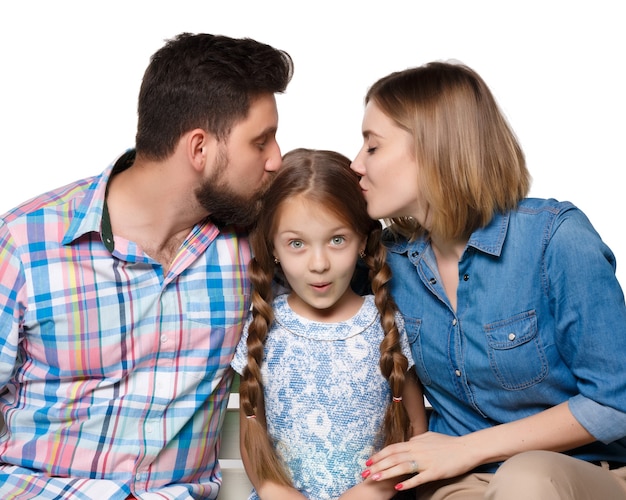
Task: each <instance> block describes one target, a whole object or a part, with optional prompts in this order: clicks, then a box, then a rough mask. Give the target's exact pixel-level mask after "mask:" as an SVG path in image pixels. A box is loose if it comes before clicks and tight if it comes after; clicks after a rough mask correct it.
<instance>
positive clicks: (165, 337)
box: [161, 335, 167, 344]
mask: <svg viewBox="0 0 626 500" xmlns="http://www.w3.org/2000/svg"><path fill="white" fill-rule="evenodd" d="M161 342H163V343H164V344H165V342H167V335H161Z"/></svg>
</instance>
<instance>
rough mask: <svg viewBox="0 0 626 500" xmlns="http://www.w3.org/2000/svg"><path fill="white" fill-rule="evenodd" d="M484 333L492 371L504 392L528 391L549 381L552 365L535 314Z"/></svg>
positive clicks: (487, 327)
mask: <svg viewBox="0 0 626 500" xmlns="http://www.w3.org/2000/svg"><path fill="white" fill-rule="evenodd" d="M484 330H485V334H486V336H487V343H488V351H489V363H490V365H491V369H492V370H493V372H494V374H495V376H496V379H497V380H498V381H499V383H500V385H501V386H502V387H503V388H504V389H508V390H520V389H526V388H528V387H530V386H532V385H534V384H537V383H538V382H540V381H541V380H542V379H544V378H545V376H546V375H547V373H548V361H547V358H546V354H545V352H544V348H543V346H542V344H541V339H540V338H539V334H538V330H537V316H536V314H535V311H527V312H523V313H520V314H516V315H515V316H511V317H510V318H507V319H505V320H501V321H497V322H495V323H490V324H487V325H485V326H484Z"/></svg>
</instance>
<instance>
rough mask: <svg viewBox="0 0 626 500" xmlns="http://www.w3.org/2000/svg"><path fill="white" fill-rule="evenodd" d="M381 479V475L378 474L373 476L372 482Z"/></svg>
mask: <svg viewBox="0 0 626 500" xmlns="http://www.w3.org/2000/svg"><path fill="white" fill-rule="evenodd" d="M379 479H380V474H378V473H376V474H374V475H373V476H372V481H378V480H379Z"/></svg>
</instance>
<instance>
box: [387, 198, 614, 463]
mask: <svg viewBox="0 0 626 500" xmlns="http://www.w3.org/2000/svg"><path fill="white" fill-rule="evenodd" d="M385 241H386V245H387V247H388V249H389V252H388V260H389V263H390V265H391V268H392V271H393V278H392V282H391V288H392V293H393V296H394V298H395V300H396V302H397V303H398V307H399V308H400V311H401V312H402V314H403V315H404V317H405V323H406V329H407V334H408V336H409V342H410V343H411V349H412V352H413V358H414V361H415V368H416V370H417V374H418V376H419V378H420V379H421V381H422V383H423V385H424V391H425V395H426V396H427V398H428V400H429V402H430V403H431V404H432V406H433V412H432V415H431V418H430V423H429V426H430V430H431V431H435V432H439V433H444V434H448V435H454V436H459V435H463V434H467V433H469V432H472V431H477V430H479V429H483V428H486V427H489V426H493V425H497V424H500V423H505V422H511V421H513V420H518V419H521V418H524V417H527V416H529V415H533V414H535V413H538V412H540V411H542V410H545V409H547V408H550V407H552V406H555V405H557V404H559V403H562V402H565V401H567V402H568V403H569V408H570V410H571V411H572V413H573V415H574V417H575V418H576V419H577V420H578V421H579V422H580V423H581V424H582V425H583V427H585V429H587V431H589V433H590V434H592V435H593V436H594V437H595V438H596V439H597V440H598V441H596V442H594V443H592V444H590V445H587V446H584V447H581V448H577V449H575V450H572V451H571V452H569V453H570V454H572V455H574V456H577V457H579V458H583V459H585V460H614V461H621V462H626V438H625V436H626V307H625V305H624V295H623V293H622V290H621V288H620V285H619V283H618V281H617V279H616V277H615V258H614V256H613V253H612V252H611V250H610V249H609V248H608V247H607V246H606V245H605V244H604V243H603V242H602V240H601V239H600V236H599V235H598V234H597V232H596V231H595V230H594V228H593V226H592V225H591V223H590V222H589V220H588V219H587V217H586V216H585V215H584V214H583V213H582V212H581V211H580V210H579V209H578V208H576V207H575V206H574V205H572V204H571V203H569V202H557V201H555V200H540V199H531V198H529V199H525V200H523V201H522V202H521V203H520V205H519V206H518V208H517V209H516V210H514V211H511V212H508V213H506V214H500V215H496V216H495V217H494V218H493V219H492V220H491V222H490V223H489V224H488V225H487V226H486V227H484V228H481V229H479V230H477V231H475V232H474V233H473V234H472V235H471V237H470V239H469V241H468V243H467V245H466V248H465V251H464V253H463V255H462V257H461V259H460V261H459V285H458V291H457V310H456V312H455V311H454V310H453V308H452V307H451V305H450V302H449V300H448V298H447V296H446V292H445V291H444V288H443V284H442V282H441V279H440V276H439V272H438V270H437V264H436V259H435V255H434V253H433V249H432V247H431V246H430V243H429V241H428V239H427V238H418V239H417V240H416V241H413V242H409V241H407V240H405V239H401V238H398V237H394V236H393V235H392V234H391V232H390V231H389V230H386V232H385ZM494 467H495V466H494ZM494 467H492V469H493V468H494Z"/></svg>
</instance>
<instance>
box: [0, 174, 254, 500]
mask: <svg viewBox="0 0 626 500" xmlns="http://www.w3.org/2000/svg"><path fill="white" fill-rule="evenodd" d="M118 163H120V162H118ZM117 168H118V167H117V166H116V169H117ZM112 171H113V166H110V167H109V168H107V169H106V170H105V171H104V173H103V174H102V175H99V176H96V177H93V178H90V179H85V180H83V181H79V182H76V183H73V184H71V185H68V186H65V187H63V188H60V189H57V190H55V191H52V192H50V193H47V194H45V195H42V196H40V197H38V198H36V199H34V200H31V201H29V202H26V203H25V204H23V205H21V206H20V207H18V208H16V209H14V210H12V211H10V212H9V213H7V214H5V215H4V216H3V217H2V218H1V219H0V410H1V412H2V416H3V417H4V419H5V420H6V424H7V425H6V428H5V429H4V430H3V431H2V433H1V434H0V498H2V499H8V498H16V497H19V498H20V499H28V498H38V499H52V498H55V499H70V498H71V499H73V500H75V499H99V500H103V499H109V498H111V499H115V498H119V499H123V498H126V497H127V496H128V495H129V494H132V495H134V496H136V497H138V498H142V499H157V498H158V499H164V498H167V499H186V498H209V499H213V498H216V497H217V492H218V489H219V484H220V482H221V474H220V469H219V464H218V462H217V455H218V451H219V430H220V427H221V423H222V420H223V415H224V411H225V408H226V405H227V400H228V392H229V388H230V385H231V382H232V374H233V372H232V370H231V368H230V366H229V364H230V361H231V359H232V356H233V353H234V350H235V347H236V346H237V342H238V340H239V338H240V333H241V329H242V326H243V321H244V319H245V318H246V316H247V312H248V309H249V306H250V294H249V282H248V280H247V278H246V266H247V264H248V261H249V260H250V251H249V247H248V242H247V239H246V237H245V235H244V234H240V233H237V232H236V231H234V230H228V231H220V230H219V229H218V228H217V227H216V226H214V225H213V224H212V223H210V222H209V221H206V222H204V223H203V224H199V225H197V226H196V227H194V228H193V230H192V231H191V233H190V234H189V235H188V237H187V239H186V240H185V242H184V243H183V244H182V246H181V248H180V250H179V252H178V255H177V256H176V258H175V260H174V262H173V264H172V266H171V269H170V270H169V271H168V272H167V274H166V275H164V274H163V268H162V267H161V265H160V264H159V263H158V262H156V261H154V260H153V259H151V258H150V257H149V256H147V255H146V254H144V253H143V252H142V250H141V249H140V248H138V247H137V246H136V245H135V244H134V243H132V242H131V241H127V240H124V239H122V238H118V237H116V238H115V247H114V250H113V252H112V253H111V252H110V251H109V250H107V247H106V245H105V244H104V243H103V236H102V231H101V225H102V219H103V217H102V214H103V207H104V200H105V190H106V184H107V182H108V179H109V177H110V175H111V173H112ZM105 239H106V237H105ZM109 247H111V246H110V245H109Z"/></svg>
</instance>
